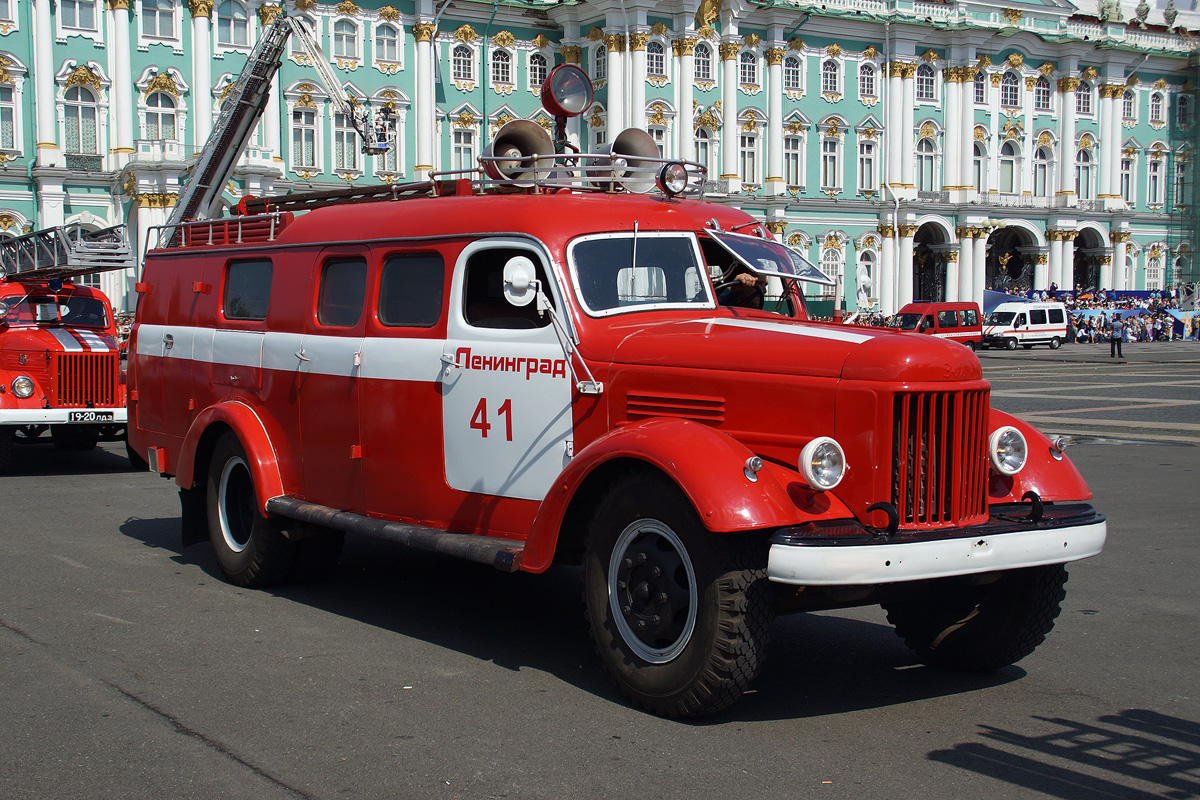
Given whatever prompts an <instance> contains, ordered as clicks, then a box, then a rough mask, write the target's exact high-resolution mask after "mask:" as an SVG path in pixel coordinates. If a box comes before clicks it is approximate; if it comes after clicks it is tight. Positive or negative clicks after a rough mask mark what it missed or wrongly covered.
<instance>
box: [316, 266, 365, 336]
mask: <svg viewBox="0 0 1200 800" xmlns="http://www.w3.org/2000/svg"><path fill="white" fill-rule="evenodd" d="M366 295H367V261H366V259H364V258H339V259H337V260H332V261H329V262H327V263H326V264H325V268H324V269H323V270H321V292H320V295H319V297H318V300H317V321H318V322H320V323H321V324H322V325H328V326H330V327H334V328H351V327H353V326H355V325H357V324H358V320H359V318H360V317H362V310H363V298H365V297H366Z"/></svg>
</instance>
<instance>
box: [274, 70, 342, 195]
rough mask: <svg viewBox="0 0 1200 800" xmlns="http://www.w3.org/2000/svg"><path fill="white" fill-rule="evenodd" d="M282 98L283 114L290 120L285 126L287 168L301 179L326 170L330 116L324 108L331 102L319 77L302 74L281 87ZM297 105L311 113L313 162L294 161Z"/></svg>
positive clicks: (311, 177)
mask: <svg viewBox="0 0 1200 800" xmlns="http://www.w3.org/2000/svg"><path fill="white" fill-rule="evenodd" d="M283 100H284V104H285V106H286V111H287V116H286V117H285V118H286V119H287V120H288V121H289V124H288V125H286V126H285V127H286V128H287V143H286V152H287V156H286V162H287V165H288V168H289V170H290V171H291V172H293V173H294V174H296V175H299V176H300V177H301V178H303V179H304V180H312V179H313V178H314V177H316V176H317V175H319V174H321V173H323V172H324V171H325V162H326V153H325V126H326V125H327V124H328V120H329V119H332V117H329V115H328V114H327V113H326V112H325V108H326V107H327V106H329V105H331V104H330V103H329V95H328V94H327V93H326V92H325V89H324V88H322V87H321V82H320V81H318V80H315V79H310V78H301V79H299V80H297V81H295V82H294V83H292V84H291V86H289V87H288V88H286V89H284V91H283ZM297 109H299V110H300V113H308V112H311V113H312V115H313V126H314V131H313V161H314V163H313V164H297V163H296V159H295V153H296V139H295V138H294V134H295V132H296V126H295V124H294V122H292V120H293V118H294V115H295V114H296V113H297Z"/></svg>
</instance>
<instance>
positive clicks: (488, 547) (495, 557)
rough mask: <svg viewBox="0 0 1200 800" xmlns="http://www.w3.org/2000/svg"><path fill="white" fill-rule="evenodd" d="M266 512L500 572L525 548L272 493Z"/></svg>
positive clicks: (516, 565)
mask: <svg viewBox="0 0 1200 800" xmlns="http://www.w3.org/2000/svg"><path fill="white" fill-rule="evenodd" d="M267 513H269V514H277V515H279V516H281V517H287V518H288V519H294V520H297V521H299V522H307V523H309V524H311V525H322V526H324V527H326V528H333V529H334V530H337V531H345V532H346V533H358V534H362V535H365V536H373V537H375V538H376V539H383V540H385V541H389V542H395V543H397V544H402V545H405V546H407V547H415V548H416V549H418V550H430V551H432V552H435V553H442V554H444V555H448V556H454V557H455V558H462V559H465V560H467V561H474V562H477V563H479V564H488V565H490V566H493V567H495V568H496V569H498V570H500V571H501V572H516V571H517V570H518V569H520V567H521V554H522V553H524V551H525V545H524V544H523V543H522V542H514V541H513V540H511V539H497V538H495V537H492V536H477V535H475V534H471V533H453V532H451V531H443V530H439V529H437V528H426V527H423V526H420V525H406V524H404V523H403V522H388V521H387V520H383V519H374V518H373V517H364V516H363V515H361V514H353V513H351V512H349V511H339V510H337V509H336V508H329V507H328V506H319V505H317V504H315V503H307V502H305V501H303V500H297V499H296V498H294V497H283V496H280V497H272V498H271V499H270V500H268V501H267Z"/></svg>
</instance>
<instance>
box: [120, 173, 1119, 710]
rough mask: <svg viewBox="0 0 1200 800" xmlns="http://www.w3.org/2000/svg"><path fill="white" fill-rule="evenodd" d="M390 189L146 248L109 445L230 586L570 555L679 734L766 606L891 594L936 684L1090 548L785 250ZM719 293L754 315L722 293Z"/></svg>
mask: <svg viewBox="0 0 1200 800" xmlns="http://www.w3.org/2000/svg"><path fill="white" fill-rule="evenodd" d="M383 197H384V198H385V199H375V200H371V201H361V202H354V203H345V204H340V205H329V206H326V207H317V208H313V209H312V210H308V211H305V212H303V213H298V212H296V213H294V212H293V211H288V210H283V207H282V206H281V207H280V209H277V210H271V209H270V207H269V206H265V209H266V211H267V213H264V214H258V215H254V216H247V217H239V218H226V219H218V220H207V221H202V222H195V223H188V224H185V225H183V226H181V227H180V234H179V235H178V236H174V237H170V236H167V237H164V239H162V240H160V241H164V242H165V243H166V245H165V246H161V247H159V248H157V249H154V250H151V251H150V252H149V253H147V256H146V261H145V268H144V273H143V277H142V282H141V283H139V285H138V290H139V292H141V299H140V302H139V305H138V310H137V319H136V323H135V325H134V330H133V334H132V343H131V347H130V376H131V377H130V390H131V402H130V434H129V439H130V443H131V446H132V447H133V449H134V450H135V451H136V452H137V453H138V454H140V455H142V456H143V457H144V458H145V459H146V460H147V461H148V462H149V464H150V465H151V469H153V470H155V471H157V472H159V473H161V474H163V475H168V476H173V477H174V478H175V481H176V482H177V484H178V486H179V489H180V496H181V503H182V509H183V529H184V537H185V543H189V544H190V543H194V542H197V541H201V540H203V539H207V540H209V541H210V542H211V543H212V545H213V547H214V549H215V551H216V554H217V557H218V560H219V563H220V565H221V569H222V570H223V572H224V574H225V575H226V577H227V578H228V579H229V580H231V581H232V582H234V583H237V584H240V585H264V584H269V583H274V582H278V581H284V580H289V579H303V578H310V577H312V576H314V575H317V574H320V573H322V572H324V571H327V570H328V569H330V568H332V566H333V565H334V564H335V563H336V559H337V556H338V553H339V551H340V547H341V542H342V537H343V536H344V534H345V533H353V534H365V535H372V536H377V537H382V538H385V539H389V540H392V541H395V542H398V543H401V544H406V545H409V546H414V547H420V548H426V549H431V550H436V551H439V552H443V553H447V554H451V555H455V556H459V557H462V558H467V559H471V560H475V561H481V562H484V563H488V564H492V565H494V566H496V567H497V568H499V569H502V570H506V571H517V570H521V571H526V572H533V573H540V572H543V571H544V570H546V569H548V568H549V567H550V566H551V565H553V564H574V565H582V567H583V580H584V585H585V599H586V607H587V615H588V620H589V622H590V625H591V630H592V634H593V637H594V639H595V641H596V645H597V650H598V652H599V654H600V656H601V660H602V661H603V662H604V665H605V667H606V669H607V670H608V672H609V673H610V674H611V675H612V677H613V678H614V680H615V681H616V683H617V685H618V686H619V687H620V688H621V689H622V690H623V691H624V692H625V693H626V694H627V695H628V696H629V697H630V698H631V699H632V700H633V701H634V702H636V703H638V704H639V705H641V706H643V707H645V708H647V709H649V710H651V711H654V712H655V713H660V714H664V715H667V716H690V715H696V714H704V713H711V712H713V711H716V710H718V709H720V708H723V707H725V706H727V705H729V704H730V703H732V702H733V701H734V700H736V699H737V698H738V697H739V696H740V695H741V694H742V692H744V691H745V690H746V689H747V688H748V687H749V685H750V683H751V681H752V680H753V678H754V676H755V674H756V673H757V671H758V668H759V666H760V664H761V663H762V659H763V658H764V657H765V652H766V644H767V639H768V627H769V624H770V620H771V618H772V616H773V615H774V614H776V613H783V612H789V611H803V610H816V609H827V608H837V607H845V606H851V605H863V604H882V605H883V606H884V607H885V608H886V609H887V611H888V614H889V618H890V619H891V621H892V622H893V624H895V626H896V628H897V631H898V633H899V634H900V635H901V636H903V638H904V639H905V641H906V642H907V643H908V644H909V645H910V646H911V647H913V648H914V649H915V650H916V651H917V653H918V654H919V655H920V657H921V658H922V659H923V660H925V661H926V662H928V663H935V664H940V665H944V666H948V667H952V668H957V669H964V670H987V669H994V668H997V667H1000V666H1004V665H1007V664H1011V663H1013V662H1014V661H1017V660H1019V659H1020V658H1023V657H1024V656H1025V655H1028V654H1029V653H1030V652H1032V650H1033V649H1034V648H1035V647H1036V646H1037V645H1038V644H1039V643H1040V642H1041V641H1042V640H1043V638H1044V636H1045V634H1046V633H1047V632H1048V631H1049V629H1050V627H1051V626H1052V624H1053V619H1054V617H1055V616H1056V615H1057V613H1058V608H1059V603H1060V601H1061V600H1062V598H1063V596H1064V595H1063V584H1064V583H1065V581H1066V572H1065V570H1064V564H1066V563H1068V562H1071V561H1074V560H1077V559H1081V558H1086V557H1088V556H1091V555H1094V554H1096V553H1098V552H1099V551H1100V549H1101V547H1102V545H1103V543H1104V539H1105V535H1106V527H1105V521H1104V517H1103V516H1102V515H1101V514H1099V513H1098V512H1096V511H1095V510H1094V509H1093V508H1092V507H1091V506H1090V505H1089V504H1088V503H1087V502H1086V501H1087V500H1088V499H1089V498H1090V497H1091V493H1090V491H1089V490H1088V487H1087V485H1086V484H1085V482H1084V480H1083V479H1082V477H1081V476H1080V474H1079V473H1078V471H1077V470H1076V469H1075V467H1074V466H1073V465H1072V464H1071V462H1070V460H1069V459H1068V458H1067V457H1066V456H1065V455H1064V453H1063V446H1064V445H1063V443H1062V442H1061V441H1050V440H1048V439H1047V438H1046V437H1045V436H1043V435H1042V434H1041V433H1039V432H1038V431H1036V430H1035V429H1033V428H1032V427H1031V426H1029V425H1027V424H1025V423H1023V422H1021V421H1020V420H1017V419H1015V418H1013V417H1010V416H1008V415H1006V414H1003V413H1001V412H999V411H995V410H993V409H991V408H990V407H989V402H988V395H989V386H988V383H987V382H986V381H985V380H984V379H983V377H982V373H981V368H980V364H979V361H978V359H977V358H976V357H975V355H974V354H973V353H972V352H970V351H969V350H968V349H967V348H964V347H960V346H958V345H956V344H954V343H951V342H946V341H942V340H940V339H936V338H934V337H913V336H907V335H904V334H899V333H895V332H891V331H885V330H881V329H873V328H854V327H850V326H838V325H831V324H821V323H816V322H812V321H809V320H808V319H807V317H806V313H805V310H804V306H803V301H802V296H801V292H800V287H799V281H800V280H802V279H804V277H805V276H806V275H807V276H808V277H810V278H811V277H812V275H811V274H810V273H805V272H803V269H804V264H803V259H802V258H800V257H799V255H798V254H797V253H796V252H795V251H792V250H791V249H790V248H787V247H786V246H785V245H782V244H780V243H778V242H775V241H774V240H773V239H772V237H771V236H770V235H769V234H768V233H767V231H766V230H765V228H763V227H762V226H761V225H760V224H759V223H758V222H756V221H755V220H754V219H753V218H752V217H750V216H749V215H747V214H745V213H743V212H741V211H739V210H736V209H733V208H730V207H728V206H724V205H717V204H711V203H706V202H704V201H702V200H696V199H686V198H683V197H674V196H671V195H670V194H669V193H668V194H665V195H656V194H650V195H630V194H619V193H613V192H605V191H574V190H569V189H564V188H561V187H560V188H551V189H548V190H542V189H539V188H537V187H525V188H516V189H514V187H511V186H510V187H505V188H504V189H503V190H502V191H487V190H481V189H480V188H479V187H477V186H476V185H474V184H472V183H469V182H468V181H464V180H458V181H455V180H448V181H444V182H441V183H439V182H436V181H435V182H432V183H430V184H428V185H426V186H424V187H419V190H416V189H415V190H413V191H412V192H410V193H409V194H408V195H400V194H398V193H397V192H395V191H394V190H393V191H392V193H391V195H390V197H389V196H388V195H387V194H386V193H384V194H383ZM284 199H286V198H280V200H281V201H282V200H284ZM294 202H295V203H300V202H302V199H296V200H294ZM252 210H253V209H252ZM740 273H749V274H751V275H753V276H755V280H750V281H740V280H739V278H738V275H739V274H740ZM739 282H740V283H742V284H743V285H749V284H755V285H756V286H757V287H758V288H759V289H760V290H761V289H762V288H763V286H764V285H765V286H766V295H767V297H766V298H765V299H763V298H757V299H756V298H753V297H751V298H750V301H749V302H744V303H738V304H723V302H722V298H723V295H722V290H723V288H726V286H727V285H733V284H734V283H739Z"/></svg>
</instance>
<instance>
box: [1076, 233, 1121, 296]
mask: <svg viewBox="0 0 1200 800" xmlns="http://www.w3.org/2000/svg"><path fill="white" fill-rule="evenodd" d="M1107 253H1108V250H1107V248H1105V246H1104V240H1103V239H1102V238H1100V234H1099V233H1097V232H1096V231H1094V230H1092V229H1091V228H1084V229H1083V230H1081V231H1080V232H1079V233H1078V234H1076V236H1075V263H1074V264H1073V265H1072V273H1071V286H1072V287H1079V288H1081V289H1083V291H1085V292H1089V291H1091V292H1094V291H1098V290H1100V289H1111V288H1112V287H1111V286H1101V285H1100V260H1101V258H1102V257H1103V256H1104V255H1106V254H1107Z"/></svg>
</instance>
